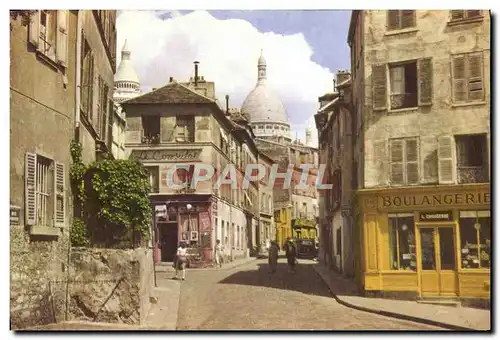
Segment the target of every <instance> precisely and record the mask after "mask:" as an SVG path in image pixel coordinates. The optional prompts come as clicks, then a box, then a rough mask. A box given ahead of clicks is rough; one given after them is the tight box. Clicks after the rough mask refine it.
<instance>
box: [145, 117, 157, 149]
mask: <svg viewBox="0 0 500 340" xmlns="http://www.w3.org/2000/svg"><path fill="white" fill-rule="evenodd" d="M142 128H143V135H142V143H143V144H159V143H160V116H159V115H153V116H143V117H142Z"/></svg>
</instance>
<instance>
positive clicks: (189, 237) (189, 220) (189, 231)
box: [186, 203, 193, 245]
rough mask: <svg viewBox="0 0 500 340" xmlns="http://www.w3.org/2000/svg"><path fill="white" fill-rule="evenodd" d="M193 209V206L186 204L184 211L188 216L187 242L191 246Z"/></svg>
mask: <svg viewBox="0 0 500 340" xmlns="http://www.w3.org/2000/svg"><path fill="white" fill-rule="evenodd" d="M192 208H193V206H192V205H191V204H189V203H188V204H186V209H187V210H188V212H189V215H188V240H189V243H188V244H189V245H191V209H192Z"/></svg>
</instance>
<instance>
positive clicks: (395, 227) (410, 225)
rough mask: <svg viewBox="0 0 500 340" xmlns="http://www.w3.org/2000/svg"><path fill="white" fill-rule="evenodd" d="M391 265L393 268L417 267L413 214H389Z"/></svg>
mask: <svg viewBox="0 0 500 340" xmlns="http://www.w3.org/2000/svg"><path fill="white" fill-rule="evenodd" d="M389 241H390V243H389V244H390V256H389V258H390V261H391V263H390V265H391V269H393V270H413V271H415V270H416V269H417V257H416V252H415V222H414V217H413V214H390V215H389Z"/></svg>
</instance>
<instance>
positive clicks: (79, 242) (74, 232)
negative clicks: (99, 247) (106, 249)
mask: <svg viewBox="0 0 500 340" xmlns="http://www.w3.org/2000/svg"><path fill="white" fill-rule="evenodd" d="M69 237H70V240H71V245H72V246H73V247H85V246H88V245H89V236H88V233H87V227H86V226H85V223H84V222H83V221H82V219H80V218H75V219H74V220H73V224H72V225H71V232H70V234H69Z"/></svg>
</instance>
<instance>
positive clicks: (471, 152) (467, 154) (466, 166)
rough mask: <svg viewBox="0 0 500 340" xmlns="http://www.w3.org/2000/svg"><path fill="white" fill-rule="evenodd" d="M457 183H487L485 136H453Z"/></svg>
mask: <svg viewBox="0 0 500 340" xmlns="http://www.w3.org/2000/svg"><path fill="white" fill-rule="evenodd" d="M455 143H456V147H457V175H458V183H460V184H463V183H484V182H488V167H487V158H488V154H487V144H486V135H484V134H482V135H464V136H455Z"/></svg>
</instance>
